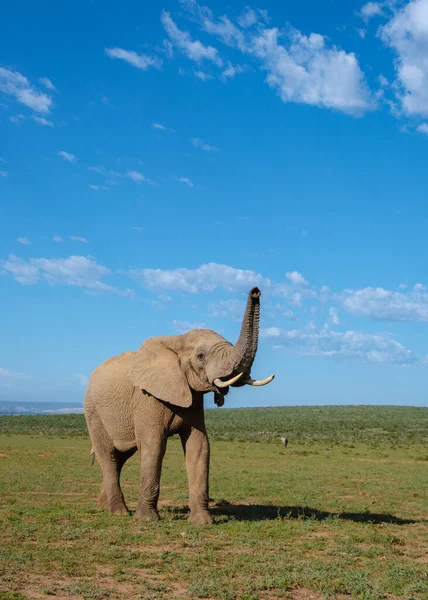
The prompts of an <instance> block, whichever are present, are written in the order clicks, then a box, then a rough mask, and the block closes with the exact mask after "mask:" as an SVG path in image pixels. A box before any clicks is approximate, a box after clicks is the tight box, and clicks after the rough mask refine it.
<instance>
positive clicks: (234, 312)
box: [208, 298, 244, 321]
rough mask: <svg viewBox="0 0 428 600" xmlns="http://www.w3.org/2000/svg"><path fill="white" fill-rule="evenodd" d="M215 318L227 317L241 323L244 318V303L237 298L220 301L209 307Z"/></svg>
mask: <svg viewBox="0 0 428 600" xmlns="http://www.w3.org/2000/svg"><path fill="white" fill-rule="evenodd" d="M208 309H209V310H210V311H211V314H212V315H213V317H226V318H231V319H233V320H234V321H240V320H241V319H242V316H243V311H244V308H243V303H242V302H240V301H239V300H237V299H236V298H233V299H229V300H219V301H218V302H213V303H211V304H209V305H208Z"/></svg>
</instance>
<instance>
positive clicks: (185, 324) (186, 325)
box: [172, 321, 206, 335]
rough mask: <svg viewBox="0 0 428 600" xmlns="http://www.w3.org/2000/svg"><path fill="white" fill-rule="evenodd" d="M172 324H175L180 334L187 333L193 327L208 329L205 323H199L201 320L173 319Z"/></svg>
mask: <svg viewBox="0 0 428 600" xmlns="http://www.w3.org/2000/svg"><path fill="white" fill-rule="evenodd" d="M172 325H173V327H174V329H175V331H176V332H177V333H178V334H179V335H182V334H183V333H187V332H188V331H191V330H192V329H206V325H205V323H199V322H190V321H173V322H172Z"/></svg>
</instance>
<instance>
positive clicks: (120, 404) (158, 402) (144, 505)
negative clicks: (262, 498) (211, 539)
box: [84, 287, 274, 524]
mask: <svg viewBox="0 0 428 600" xmlns="http://www.w3.org/2000/svg"><path fill="white" fill-rule="evenodd" d="M260 295H261V292H260V290H259V289H258V288H257V287H253V288H252V289H251V290H250V292H249V295H248V300H247V305H246V309H245V313H244V317H243V321H242V327H241V331H240V334H239V338H238V340H237V342H236V344H235V345H233V344H231V343H230V342H228V341H227V340H226V339H225V338H223V337H222V336H221V335H219V334H218V333H215V332H214V331H211V330H207V329H194V330H192V331H189V332H187V333H184V334H182V335H171V336H159V337H152V338H149V339H147V340H146V341H145V342H144V343H143V344H142V345H141V346H140V348H139V350H138V351H136V352H135V351H129V352H124V353H122V354H120V355H118V356H115V357H113V358H110V359H108V360H106V361H105V362H104V363H102V364H101V365H100V366H99V367H97V368H96V369H95V370H94V372H93V373H92V375H91V377H90V379H89V382H88V387H87V390H86V394H85V399H84V412H85V418H86V423H87V427H88V431H89V435H90V438H91V442H92V450H91V453H92V454H94V455H95V457H96V458H97V461H98V463H99V465H100V467H101V470H102V475H103V482H102V486H101V491H100V494H99V497H98V507H99V508H104V509H106V510H107V511H109V512H110V513H112V514H129V511H128V508H127V506H126V504H125V500H124V497H123V493H122V490H121V487H120V473H121V470H122V467H123V465H124V464H125V462H126V460H127V459H128V458H130V457H131V456H132V455H133V454H134V453H135V452H136V451H137V450H138V451H139V456H140V462H141V475H140V489H139V497H138V503H137V508H136V510H135V513H134V516H135V517H136V518H137V519H141V520H144V521H153V520H157V519H159V513H158V506H157V504H158V498H159V486H160V475H161V468H162V460H163V457H164V454H165V450H166V443H167V439H168V437H170V436H172V435H174V434H179V435H180V438H181V442H182V446H183V450H184V454H185V461H186V471H187V479H188V487H189V506H190V514H189V521H190V522H191V523H194V524H210V523H212V522H213V518H212V515H211V513H210V512H209V509H208V503H209V490H208V472H209V456H210V446H209V441H208V437H207V432H206V429H205V420H204V410H203V403H204V394H206V393H207V392H214V401H215V403H216V404H217V405H218V406H222V405H223V403H224V397H225V396H226V395H227V393H228V391H229V387H230V386H233V387H239V386H243V385H252V386H261V385H266V384H267V383H270V382H271V381H272V380H273V378H274V375H271V376H270V377H267V378H266V379H264V380H253V379H252V378H251V367H252V364H253V361H254V358H255V355H256V352H257V346H258V335H259V320H260Z"/></svg>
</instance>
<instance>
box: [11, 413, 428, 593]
mask: <svg viewBox="0 0 428 600" xmlns="http://www.w3.org/2000/svg"><path fill="white" fill-rule="evenodd" d="M207 426H208V429H209V432H210V439H211V447H212V458H211V497H212V498H213V503H212V504H213V512H214V514H215V521H216V523H215V525H212V526H205V527H197V526H192V525H188V524H187V521H186V518H187V507H186V500H187V484H186V475H185V470H184V461H183V456H182V450H181V446H180V443H179V440H178V439H177V438H175V437H174V438H171V439H170V441H169V443H168V450H167V454H166V457H165V462H164V469H163V475H162V490H161V502H160V504H161V515H162V517H163V519H162V521H161V522H159V523H141V522H138V521H136V520H134V519H133V518H132V517H127V516H110V515H108V514H106V513H105V512H102V511H99V510H97V508H96V498H97V495H98V491H99V486H100V484H101V472H100V469H99V467H98V466H97V464H95V465H94V466H93V467H91V461H90V457H89V450H90V441H89V439H88V437H87V434H86V427H85V423H84V418H83V416H82V415H55V416H23V417H12V416H8V417H0V491H1V493H0V520H1V524H0V527H1V533H0V538H1V539H0V599H1V600H6V599H8V600H12V599H13V600H23V599H28V598H50V597H57V598H61V599H78V598H79V599H81V598H84V599H85V600H92V599H94V600H95V599H104V598H106V599H107V598H108V599H112V600H114V599H121V600H122V599H126V600H136V599H141V600H142V599H145V600H149V599H153V600H154V599H169V598H184V599H185V598H189V599H190V598H208V599H219V598H221V599H224V600H233V599H236V600H238V599H239V600H256V599H277V598H292V599H296V600H305V599H313V600H317V599H319V598H338V599H340V600H344V599H347V598H349V599H351V598H352V599H364V600H366V599H367V600H368V599H377V598H387V599H398V598H400V599H402V598H405V599H408V600H410V599H412V598H413V599H416V600H426V599H427V598H428V409H423V408H421V409H417V408H393V407H378V408H375V407H313V408H312V407H311V408H273V409H239V410H225V409H219V410H212V411H207ZM280 436H286V437H287V438H288V440H289V443H288V446H287V447H286V448H284V447H283V446H282V444H281V442H280V440H279V437H280ZM138 474H139V465H138V456H137V455H136V456H135V457H133V458H132V459H131V460H130V461H129V462H128V463H127V465H126V466H125V469H124V472H123V477H122V481H123V489H124V493H125V496H126V499H127V501H128V505H129V506H130V508H131V509H132V508H134V507H135V504H136V500H137V483H138Z"/></svg>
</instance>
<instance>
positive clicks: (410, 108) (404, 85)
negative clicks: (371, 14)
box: [380, 0, 428, 116]
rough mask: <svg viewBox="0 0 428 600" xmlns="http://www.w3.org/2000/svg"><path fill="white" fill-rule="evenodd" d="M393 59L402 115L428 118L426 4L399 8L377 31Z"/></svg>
mask: <svg viewBox="0 0 428 600" xmlns="http://www.w3.org/2000/svg"><path fill="white" fill-rule="evenodd" d="M380 36H381V38H382V40H383V41H384V43H385V44H386V45H388V46H390V47H391V48H392V49H393V50H394V51H395V52H396V55H397V60H396V64H395V70H396V75H397V80H396V87H397V96H398V99H399V101H400V103H401V107H402V110H403V112H404V113H406V114H408V115H419V116H428V0H412V1H410V2H408V3H407V4H405V5H404V6H403V5H401V6H400V8H399V10H397V11H396V12H395V13H394V15H393V16H392V18H391V19H390V20H389V21H388V23H387V24H386V25H384V26H383V27H382V28H381V30H380Z"/></svg>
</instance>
